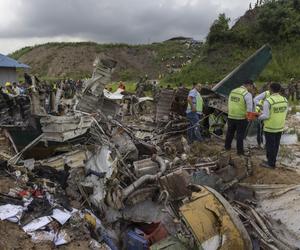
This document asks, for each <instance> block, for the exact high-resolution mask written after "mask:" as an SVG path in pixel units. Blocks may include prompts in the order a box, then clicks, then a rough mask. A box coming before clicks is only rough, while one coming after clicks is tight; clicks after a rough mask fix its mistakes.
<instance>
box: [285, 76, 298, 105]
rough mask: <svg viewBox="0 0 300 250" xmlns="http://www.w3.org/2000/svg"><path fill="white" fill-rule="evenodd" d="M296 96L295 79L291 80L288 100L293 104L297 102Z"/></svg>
mask: <svg viewBox="0 0 300 250" xmlns="http://www.w3.org/2000/svg"><path fill="white" fill-rule="evenodd" d="M295 95H296V84H295V82H294V78H291V81H290V84H289V86H288V96H287V99H288V100H291V101H292V102H293V101H295Z"/></svg>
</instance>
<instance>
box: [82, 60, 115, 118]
mask: <svg viewBox="0 0 300 250" xmlns="http://www.w3.org/2000/svg"><path fill="white" fill-rule="evenodd" d="M115 66H116V62H115V61H113V60H110V59H101V60H100V59H99V58H97V59H96V60H95V62H94V72H93V75H92V78H91V79H88V80H87V81H85V82H84V88H83V91H82V93H81V94H80V95H79V96H78V102H77V105H76V109H77V110H80V111H83V112H87V113H95V112H97V110H98V109H99V110H100V109H101V106H102V104H103V99H104V93H103V91H104V88H105V84H107V83H108V82H109V81H110V78H111V74H112V72H113V70H114V68H115Z"/></svg>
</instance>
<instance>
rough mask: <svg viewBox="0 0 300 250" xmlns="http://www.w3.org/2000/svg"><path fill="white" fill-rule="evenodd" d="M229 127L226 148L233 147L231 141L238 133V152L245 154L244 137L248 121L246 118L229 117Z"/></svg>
mask: <svg viewBox="0 0 300 250" xmlns="http://www.w3.org/2000/svg"><path fill="white" fill-rule="evenodd" d="M227 123H228V129H227V134H226V139H225V149H226V150H229V149H231V143H232V140H233V138H234V134H235V133H236V148H237V153H238V154H244V138H245V132H246V129H247V125H248V122H247V120H246V119H243V120H235V119H230V118H228V120H227Z"/></svg>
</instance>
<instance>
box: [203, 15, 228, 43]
mask: <svg viewBox="0 0 300 250" xmlns="http://www.w3.org/2000/svg"><path fill="white" fill-rule="evenodd" d="M229 22H230V18H227V17H226V15H225V13H222V14H220V15H219V18H218V19H217V20H215V21H214V23H213V24H212V26H211V27H210V30H209V34H208V36H207V42H208V43H209V44H213V43H216V42H220V41H226V40H230V36H231V32H230V30H229Z"/></svg>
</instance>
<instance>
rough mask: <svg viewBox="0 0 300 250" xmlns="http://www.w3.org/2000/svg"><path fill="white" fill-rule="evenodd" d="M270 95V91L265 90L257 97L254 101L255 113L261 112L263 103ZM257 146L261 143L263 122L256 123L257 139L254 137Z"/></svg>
mask: <svg viewBox="0 0 300 250" xmlns="http://www.w3.org/2000/svg"><path fill="white" fill-rule="evenodd" d="M270 95H271V93H270V90H266V91H264V92H262V93H261V94H259V95H257V96H256V97H255V98H254V99H253V102H254V106H255V112H257V113H261V112H262V110H263V105H264V101H265V100H266V99H267V98H269V97H270ZM256 141H257V145H258V146H259V147H261V144H262V143H263V122H261V121H260V120H259V121H258V123H257V137H256Z"/></svg>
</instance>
